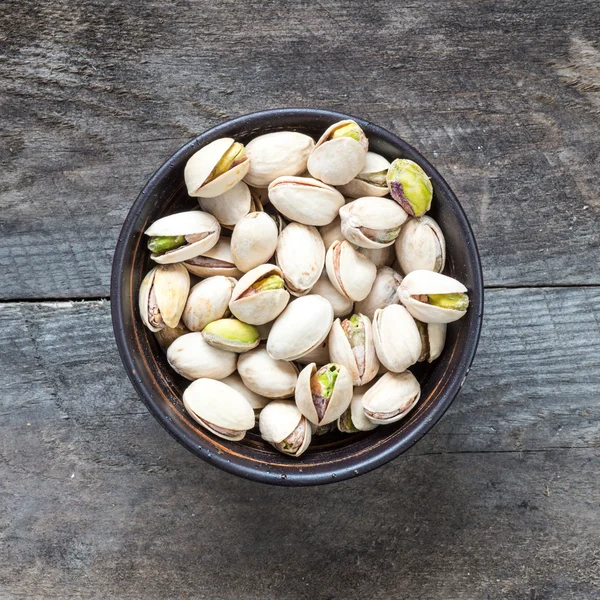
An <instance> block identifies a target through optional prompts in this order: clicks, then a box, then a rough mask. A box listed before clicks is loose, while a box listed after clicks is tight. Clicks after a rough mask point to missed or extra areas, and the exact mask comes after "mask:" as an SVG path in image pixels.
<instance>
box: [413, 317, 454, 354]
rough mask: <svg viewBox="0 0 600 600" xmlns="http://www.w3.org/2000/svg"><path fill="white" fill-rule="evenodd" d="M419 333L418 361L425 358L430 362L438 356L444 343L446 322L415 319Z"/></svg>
mask: <svg viewBox="0 0 600 600" xmlns="http://www.w3.org/2000/svg"><path fill="white" fill-rule="evenodd" d="M416 323H417V326H418V327H419V333H420V334H421V345H422V349H421V356H420V357H419V362H421V361H424V360H426V361H427V362H428V363H432V362H433V361H434V360H435V359H436V358H438V357H439V356H440V354H441V353H442V350H443V349H444V344H445V343H446V329H447V327H448V326H447V325H446V323H423V322H421V321H417V322H416Z"/></svg>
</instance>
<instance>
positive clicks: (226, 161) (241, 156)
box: [204, 142, 246, 185]
mask: <svg viewBox="0 0 600 600" xmlns="http://www.w3.org/2000/svg"><path fill="white" fill-rule="evenodd" d="M245 160H246V151H245V150H244V146H243V145H242V144H240V143H239V142H234V143H233V144H232V145H231V146H230V147H229V149H228V150H227V151H226V152H225V154H223V156H221V158H220V159H219V162H218V163H217V164H216V165H215V168H214V169H213V170H212V171H211V173H210V175H209V176H208V177H207V178H206V180H205V181H204V184H205V185H206V184H207V183H209V182H210V181H213V180H214V179H216V178H217V177H220V176H221V175H223V173H225V172H227V171H229V169H231V168H232V167H234V166H235V165H239V164H240V163H243V162H244V161H245Z"/></svg>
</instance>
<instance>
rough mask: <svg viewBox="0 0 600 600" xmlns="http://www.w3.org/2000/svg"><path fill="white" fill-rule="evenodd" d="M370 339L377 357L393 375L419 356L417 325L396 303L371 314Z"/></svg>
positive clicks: (419, 337)
mask: <svg viewBox="0 0 600 600" xmlns="http://www.w3.org/2000/svg"><path fill="white" fill-rule="evenodd" d="M373 339H374V341H375V351H376V352H377V357H378V358H379V360H380V361H381V363H382V364H383V365H384V366H385V367H386V368H387V369H389V370H390V371H393V372H394V373H401V372H402V371H405V370H406V369H408V367H410V366H411V365H414V364H415V363H416V362H417V361H418V360H419V357H420V356H421V350H422V346H421V335H420V333H419V329H418V327H417V324H416V323H415V320H414V319H413V318H412V317H411V316H410V313H409V312H408V311H407V310H406V309H405V308H404V307H403V306H401V305H400V304H391V305H390V306H386V307H385V308H383V309H381V308H380V309H378V310H376V311H375V317H374V319H373Z"/></svg>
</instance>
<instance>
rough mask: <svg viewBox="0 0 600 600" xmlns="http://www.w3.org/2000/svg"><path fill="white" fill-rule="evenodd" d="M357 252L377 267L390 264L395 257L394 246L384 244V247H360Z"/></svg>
mask: <svg viewBox="0 0 600 600" xmlns="http://www.w3.org/2000/svg"><path fill="white" fill-rule="evenodd" d="M400 231H402V230H400ZM359 252H360V253H361V254H362V255H363V256H365V257H366V258H368V259H369V260H370V261H371V262H372V263H373V264H374V265H375V266H376V267H377V268H378V269H380V268H381V267H389V266H391V264H392V263H393V262H394V259H395V258H396V253H395V252H394V246H386V247H385V248H360V250H359Z"/></svg>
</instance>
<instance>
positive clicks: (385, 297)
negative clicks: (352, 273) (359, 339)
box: [355, 267, 402, 320]
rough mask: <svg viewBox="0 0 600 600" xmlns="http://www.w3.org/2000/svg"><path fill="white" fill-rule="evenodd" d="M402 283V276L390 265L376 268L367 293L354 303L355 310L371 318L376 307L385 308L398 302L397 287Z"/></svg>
mask: <svg viewBox="0 0 600 600" xmlns="http://www.w3.org/2000/svg"><path fill="white" fill-rule="evenodd" d="M401 283H402V277H401V276H400V275H399V274H398V273H396V271H394V269H392V268H390V267H381V268H380V269H377V275H376V277H375V282H374V283H373V287H372V288H371V291H370V292H369V295H368V296H367V297H366V298H365V299H364V300H361V301H360V302H357V303H356V307H355V309H356V311H357V312H360V313H362V314H363V315H366V316H367V317H369V319H371V320H373V317H374V316H375V311H376V310H377V309H378V308H385V307H386V306H389V305H390V304H398V303H399V302H400V298H398V287H399V286H400V284H401Z"/></svg>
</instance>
